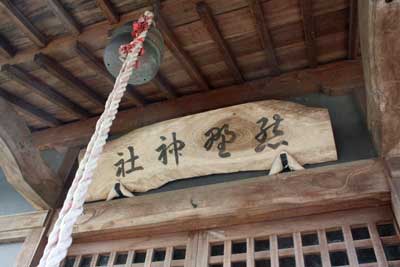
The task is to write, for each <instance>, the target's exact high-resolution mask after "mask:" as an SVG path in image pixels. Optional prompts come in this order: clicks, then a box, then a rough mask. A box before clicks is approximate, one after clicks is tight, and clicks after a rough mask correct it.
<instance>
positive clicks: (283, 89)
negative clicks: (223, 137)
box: [33, 61, 364, 149]
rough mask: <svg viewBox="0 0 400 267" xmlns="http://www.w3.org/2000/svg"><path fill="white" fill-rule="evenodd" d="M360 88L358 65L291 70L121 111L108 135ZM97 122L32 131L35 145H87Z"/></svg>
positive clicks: (359, 68)
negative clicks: (210, 113) (193, 116)
mask: <svg viewBox="0 0 400 267" xmlns="http://www.w3.org/2000/svg"><path fill="white" fill-rule="evenodd" d="M333 71H334V72H335V76H334V77H333V76H332V72H333ZM363 85H364V80H363V77H362V69H361V64H360V62H356V61H350V62H339V63H332V64H326V65H322V66H320V67H318V68H315V69H307V70H300V71H294V72H290V73H285V74H282V75H280V76H276V77H273V78H266V79H260V80H255V81H252V82H246V83H244V84H241V85H233V86H227V87H224V88H220V89H218V90H212V91H207V92H201V93H197V94H192V95H187V96H183V97H179V98H177V99H173V100H168V101H163V102H159V103H154V104H149V105H147V106H145V107H144V108H140V109H137V108H132V109H127V110H124V111H120V112H119V113H118V115H117V118H116V119H115V121H114V124H113V127H112V128H111V134H121V133H125V132H127V131H130V130H133V129H136V128H139V127H142V126H145V125H148V124H152V123H155V122H159V121H164V120H168V119H173V118H177V117H181V116H185V115H190V114H194V113H198V112H202V111H207V110H212V109H217V108H222V107H227V106H231V105H236V104H241V103H246V102H250V101H257V100H265V99H282V98H287V97H293V96H300V95H305V94H309V93H318V92H321V88H325V90H324V92H326V93H330V94H334V95H343V94H349V93H351V92H352V90H353V89H355V88H360V87H362V86H363ZM143 114H146V116H143ZM97 119H98V118H91V119H89V120H86V121H82V122H76V123H70V124H66V125H63V126H60V127H56V128H51V129H46V130H43V131H38V132H35V133H34V134H33V139H34V142H35V144H36V145H37V146H38V147H39V148H41V149H43V148H50V147H56V146H77V145H82V144H86V143H87V142H88V140H89V138H90V136H91V135H92V133H93V129H94V127H95V124H96V120H97Z"/></svg>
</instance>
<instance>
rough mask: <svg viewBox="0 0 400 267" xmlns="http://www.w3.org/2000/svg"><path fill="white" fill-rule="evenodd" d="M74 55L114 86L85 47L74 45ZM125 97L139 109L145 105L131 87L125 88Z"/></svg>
mask: <svg viewBox="0 0 400 267" xmlns="http://www.w3.org/2000/svg"><path fill="white" fill-rule="evenodd" d="M75 51H76V53H77V54H78V55H79V56H80V57H81V59H82V60H83V61H84V62H85V63H86V64H87V66H88V67H89V68H91V69H92V70H94V71H95V72H96V73H98V74H100V75H101V76H103V77H104V78H105V79H106V80H107V81H108V82H109V83H110V85H114V82H115V78H114V77H113V76H112V75H111V74H110V73H109V72H108V71H107V69H106V67H105V66H104V64H103V62H101V61H100V60H99V59H98V58H97V57H96V56H95V55H94V54H93V53H92V52H91V51H90V50H89V48H88V47H87V46H85V45H84V44H82V43H81V42H76V45H75ZM126 90H127V97H129V98H130V99H132V100H133V101H134V102H135V105H137V106H139V107H143V106H144V105H146V101H145V100H144V98H143V96H142V95H140V94H139V93H138V92H136V90H135V88H133V86H131V85H128V87H127V89H126Z"/></svg>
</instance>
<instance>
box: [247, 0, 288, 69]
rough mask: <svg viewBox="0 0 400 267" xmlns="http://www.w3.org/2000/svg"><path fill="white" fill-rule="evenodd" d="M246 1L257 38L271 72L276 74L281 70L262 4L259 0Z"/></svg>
mask: <svg viewBox="0 0 400 267" xmlns="http://www.w3.org/2000/svg"><path fill="white" fill-rule="evenodd" d="M247 1H248V3H249V8H250V11H251V14H252V15H253V18H254V21H255V25H256V28H257V33H258V36H259V39H260V41H261V44H262V46H263V48H264V50H265V54H266V55H267V59H268V62H269V65H270V67H271V70H272V74H273V75H278V74H280V73H281V70H280V69H279V62H278V58H277V56H276V52H275V49H274V45H273V42H272V37H271V33H270V31H269V29H268V26H267V22H266V19H265V16H264V12H263V7H262V4H261V2H260V1H259V0H247Z"/></svg>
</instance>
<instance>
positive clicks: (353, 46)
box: [347, 0, 360, 59]
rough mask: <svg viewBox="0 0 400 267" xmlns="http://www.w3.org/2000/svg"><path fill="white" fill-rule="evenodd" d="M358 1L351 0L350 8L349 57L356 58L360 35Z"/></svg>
mask: <svg viewBox="0 0 400 267" xmlns="http://www.w3.org/2000/svg"><path fill="white" fill-rule="evenodd" d="M357 2H358V1H357V0H350V9H349V40H348V48H347V49H348V53H347V54H348V56H347V57H348V59H356V58H357V55H358V45H359V40H360V39H359V35H358V14H357V12H358V10H357V6H358V3H357Z"/></svg>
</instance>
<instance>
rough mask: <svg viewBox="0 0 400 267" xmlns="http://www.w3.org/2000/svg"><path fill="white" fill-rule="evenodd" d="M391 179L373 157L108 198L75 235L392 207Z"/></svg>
mask: <svg viewBox="0 0 400 267" xmlns="http://www.w3.org/2000/svg"><path fill="white" fill-rule="evenodd" d="M386 179H387V177H386V175H385V171H384V169H383V163H382V162H381V161H380V160H379V159H371V160H361V161H355V162H350V163H342V164H337V165H333V166H326V167H321V168H314V169H307V170H304V171H296V172H291V173H284V174H279V175H272V176H262V177H257V178H253V179H246V180H241V181H235V182H229V183H221V184H217V185H215V184H214V185H206V186H201V187H193V188H188V189H183V190H180V191H179V194H177V193H176V191H171V192H164V193H162V194H157V195H154V194H152V195H147V196H139V197H133V198H128V199H121V200H115V201H112V202H108V201H102V202H98V203H92V204H86V205H85V207H84V210H85V211H84V214H86V215H87V216H85V215H83V216H82V217H81V218H79V219H78V221H77V222H76V227H75V228H74V233H73V235H74V240H75V241H77V242H89V241H95V240H104V239H105V236H106V235H108V234H109V237H110V238H115V239H117V238H122V237H124V238H127V236H129V237H133V236H145V235H155V234H165V233H171V232H176V229H177V228H179V230H180V231H193V230H202V229H209V228H215V227H222V226H228V225H237V224H243V223H250V222H260V221H265V220H271V219H274V220H277V219H283V218H289V217H293V214H296V216H303V215H311V214H318V213H321V212H330V211H336V210H344V209H350V208H362V207H372V206H375V205H387V204H388V203H389V201H390V190H389V187H388V184H387V180H386ZM277 188H279V190H277ZM221 195H223V196H224V201H221ZM310 195H312V196H313V197H310ZM177 203H179V205H177ZM194 205H195V206H194ZM199 218H200V219H199ZM78 240H79V241H78Z"/></svg>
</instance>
